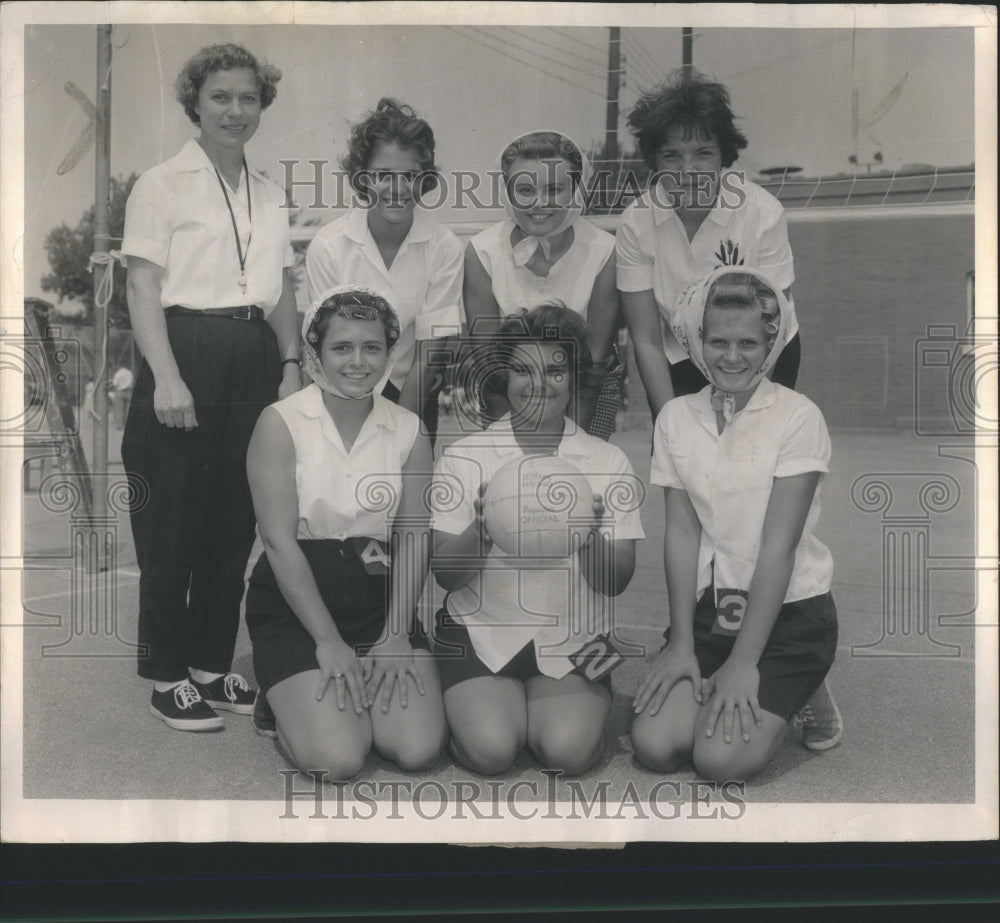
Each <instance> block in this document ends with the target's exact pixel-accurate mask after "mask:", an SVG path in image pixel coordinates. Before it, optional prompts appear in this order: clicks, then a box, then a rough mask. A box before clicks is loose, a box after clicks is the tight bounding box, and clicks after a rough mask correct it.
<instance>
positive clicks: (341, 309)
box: [302, 285, 399, 400]
mask: <svg viewBox="0 0 1000 923" xmlns="http://www.w3.org/2000/svg"><path fill="white" fill-rule="evenodd" d="M323 310H326V311H329V312H330V313H332V314H334V315H336V316H337V317H346V318H349V319H353V320H378V321H381V322H382V326H383V327H384V329H385V345H386V347H387V349H388V350H392V348H393V346H395V345H396V343H397V342H398V340H399V318H398V317H397V316H396V312H395V311H393V309H392V307H391V306H390V304H389V302H388V301H386V300H385V299H384V298H383V297H382V296H381V295H379V294H378V292H376V291H375V290H374V289H371V288H368V287H367V286H364V285H338V286H336V287H335V288H331V289H327V290H326V291H325V292H323V293H322V294H321V295H320V296H319V297H318V298H316V299H314V300H313V303H312V304H311V305H310V306H309V310H308V311H306V316H305V319H304V320H303V321H302V358H303V360H304V364H305V370H306V373H307V374H308V375H309V377H310V378H311V379H312V380H313V381H314V382H316V384H317V385H319V387H320V388H321V389H322V390H323V391H326V392H327V393H328V394H335V395H336V396H337V397H343V398H347V399H348V400H355V399H356V400H363V399H364V398H366V397H368V394H371V392H368V394H365V395H361V396H360V397H357V398H355V397H354V396H353V395H349V394H344V392H343V391H341V390H340V389H339V388H338V387H337V386H336V385H334V384H333V383H332V382H331V381H329V380H328V379H327V377H326V374H325V373H324V372H323V363H322V362H321V361H320V358H319V347H320V333H319V329H318V320H319V318H320V311H323ZM386 374H388V368H387V369H386ZM379 384H381V382H380V383H379ZM376 387H377V386H376ZM372 390H374V387H373V389H372Z"/></svg>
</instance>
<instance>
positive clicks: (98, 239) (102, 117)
mask: <svg viewBox="0 0 1000 923" xmlns="http://www.w3.org/2000/svg"><path fill="white" fill-rule="evenodd" d="M95 101H96V103H97V125H96V129H97V133H96V147H95V153H94V253H95V254H101V253H104V254H106V253H107V252H108V250H109V244H110V240H111V238H110V236H109V233H110V215H109V212H110V208H111V26H98V27H97V92H96V98H95ZM111 271H112V270H111V266H110V265H109V264H107V263H103V262H98V263H96V264H95V265H94V415H95V416H96V418H97V419H96V420H95V421H94V456H93V466H92V468H91V471H92V472H93V473H94V474H96V475H97V476H98V478H102V477H106V475H107V470H108V367H107V360H108V311H107V305H103V304H102V299H101V298H100V297H99V292H100V290H101V286H102V284H103V282H104V277H105V275H106V274H107V273H109V272H111ZM98 483H100V482H98ZM107 511H108V509H107V491H106V490H104V489H100V488H98V489H95V490H94V508H93V516H94V518H95V519H103V518H104V517H106V516H107Z"/></svg>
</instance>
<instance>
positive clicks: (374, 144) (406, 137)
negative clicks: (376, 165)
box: [340, 96, 439, 201]
mask: <svg viewBox="0 0 1000 923" xmlns="http://www.w3.org/2000/svg"><path fill="white" fill-rule="evenodd" d="M383 144H397V145H399V146H400V147H401V148H403V149H404V150H409V151H413V153H414V154H415V155H416V158H417V161H418V163H419V164H420V178H421V181H420V188H419V189H417V190H416V192H417V194H418V195H419V194H420V193H424V192H430V191H431V190H432V189H435V188H436V187H437V184H438V178H439V174H438V168H437V165H436V164H435V163H434V132H433V131H432V130H431V126H430V125H429V124H428V123H427V122H426V121H425V120H424V119H422V118H420V116H418V115H417V113H416V112H415V111H414V110H413V109H412V108H411V107H410V106H408V105H406V103H401V102H399V101H398V100H396V99H392V98H390V97H388V96H383V97H382V99H380V100H379V101H378V104H377V105H376V106H375V108H374V110H372V111H371V112H369V113H368V115H366V116H365V118H364V119H362V120H361V121H360V122H356V123H355V124H354V125H352V126H351V137H350V140H349V141H348V143H347V154H345V155H344V157H342V158H341V160H340V166H341V168H342V169H343V170H345V171H346V173H347V176H348V179H349V180H350V183H351V188H352V189H353V190H354V191H355V192H357V193H358V194H359V195H360V196H361V197H362V198H364V199H365V200H366V201H367V199H368V197H369V194H368V188H367V187H366V186H365V184H364V182H363V181H362V180H363V174H364V172H365V171H366V170H367V169H368V167H369V165H370V164H371V161H372V158H373V157H374V156H375V153H376V152H377V151H378V149H379V147H381V146H382V145H383Z"/></svg>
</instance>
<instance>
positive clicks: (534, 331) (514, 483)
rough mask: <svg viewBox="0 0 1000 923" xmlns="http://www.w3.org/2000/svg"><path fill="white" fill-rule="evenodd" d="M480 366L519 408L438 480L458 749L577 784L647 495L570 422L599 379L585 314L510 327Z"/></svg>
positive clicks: (444, 651)
mask: <svg viewBox="0 0 1000 923" xmlns="http://www.w3.org/2000/svg"><path fill="white" fill-rule="evenodd" d="M477 352H478V355H476V354H475V353H477ZM469 361H470V362H471V363H472V364H473V365H474V366H475V368H476V369H477V371H479V372H481V373H482V374H493V372H494V371H499V373H500V375H501V376H502V377H503V378H504V379H505V393H506V397H507V400H508V401H509V403H510V406H511V412H510V413H508V414H506V415H504V416H503V417H502V418H501V419H500V420H498V421H497V422H495V423H493V424H492V425H491V426H490V427H488V428H487V429H486V430H485V431H483V432H475V433H473V434H472V435H469V436H466V437H465V438H463V439H460V440H458V441H457V442H456V443H454V444H453V445H451V446H450V447H449V448H448V449H447V450H446V451H445V452H444V454H443V455H442V457H441V458H440V460H439V462H438V464H437V466H436V468H435V471H434V483H433V489H432V491H431V499H432V506H433V510H434V512H433V526H434V557H433V559H432V568H433V570H434V574H435V576H436V578H437V581H438V583H440V584H441V586H442V587H444V589H446V590H447V591H448V595H447V598H446V600H445V605H444V608H443V609H442V610H441V611H440V612H439V613H438V616H437V632H436V635H435V647H434V652H435V656H436V658H437V663H438V669H439V671H440V674H441V683H442V688H443V689H444V690H445V692H444V703H445V713H446V715H447V719H448V725H449V727H450V729H451V735H452V736H451V748H452V753H453V755H454V757H455V758H456V759H457V760H458V761H459V762H460V763H462V764H463V765H465V766H467V767H468V768H470V769H472V770H474V771H476V772H479V773H483V774H487V775H493V774H496V773H501V772H504V771H505V770H507V769H508V768H510V766H511V765H512V764H513V763H514V761H515V760H516V759H517V757H518V754H519V753H520V751H521V749H522V747H524V746H525V745H527V746H528V748H529V750H530V751H531V753H532V754H533V755H534V756H535V758H536V759H538V761H539V762H541V763H542V764H543V765H545V766H547V767H552V768H555V769H561V770H563V771H564V772H566V773H569V774H579V773H582V772H585V771H586V770H588V769H590V768H591V767H592V766H593V765H594V764H595V763H596V762H597V761H598V760H599V759H600V757H601V754H602V752H603V749H604V725H605V721H606V719H607V716H608V711H609V708H610V705H611V683H610V677H609V671H608V670H607V667H610V666H612V665H613V664H614V663H616V662H617V661H618V660H620V658H616V656H615V654H614V647H613V644H612V642H611V639H610V637H608V634H609V633H610V632H611V630H612V627H613V626H612V613H613V601H612V598H613V597H614V596H616V595H617V594H619V593H621V592H622V591H623V590H624V589H625V587H626V586H627V584H628V582H629V580H630V579H631V577H632V572H633V570H634V567H635V540H636V539H637V538H642V537H643V532H642V526H641V523H640V521H639V504H640V502H641V499H642V495H643V492H642V488H641V485H640V484H638V482H637V480H636V478H635V475H634V474H633V473H632V469H631V466H630V465H629V462H628V459H627V458H626V457H625V454H624V453H623V452H622V451H621V450H620V449H618V448H617V447H615V446H612V445H609V444H608V443H607V442H604V441H602V440H600V439H597V438H595V437H593V436H588V435H587V434H586V433H585V432H583V430H582V429H580V428H579V427H578V426H577V425H576V424H575V423H574V422H573V421H572V420H571V419H570V418H569V417H568V415H567V414H568V412H571V411H570V408H571V405H573V404H574V403H575V402H576V401H577V399H578V395H579V393H580V388H581V385H582V383H583V382H582V379H585V378H586V376H588V375H589V374H590V373H591V368H592V361H591V356H590V350H589V348H588V346H587V328H586V325H585V324H584V323H583V321H582V320H581V318H580V317H579V315H577V314H576V313H574V312H573V311H570V310H569V309H568V308H565V307H563V306H562V305H560V304H546V305H542V306H541V307H538V308H535V309H534V310H532V311H530V312H526V313H522V314H516V315H511V316H510V317H507V318H505V319H504V321H503V322H502V324H501V326H500V328H499V331H498V333H497V335H496V337H495V338H493V339H492V340H490V341H489V342H488V343H487V344H485V345H484V347H483V349H482V350H479V351H477V350H473V351H472V352H471V353H470V358H469Z"/></svg>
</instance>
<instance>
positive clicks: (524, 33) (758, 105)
mask: <svg viewBox="0 0 1000 923" xmlns="http://www.w3.org/2000/svg"><path fill="white" fill-rule="evenodd" d="M608 40H609V29H608V28H604V27H601V28H597V27H593V28H574V27H569V26H556V27H545V26H530V27H507V26H503V27H501V26H478V25H459V26H431V25H428V26H377V27H376V26H322V25H282V26H274V25H269V26H240V25H236V26H227V25H148V24H124V25H116V26H115V27H114V29H113V34H112V43H113V46H114V49H113V64H112V74H111V88H112V130H111V172H112V174H113V175H115V176H119V175H122V176H124V175H127V174H129V173H132V172H142V171H143V170H146V169H148V168H149V167H151V166H153V165H154V164H156V163H158V162H160V161H162V160H165V159H167V158H168V157H171V156H173V154H175V153H176V152H177V151H178V150H179V148H180V147H181V146H182V145H183V144H184V142H185V141H186V140H187V139H188V138H191V137H194V136H195V134H196V129H195V127H194V126H193V125H192V124H191V123H190V122H189V121H188V119H187V117H186V116H185V115H184V112H183V110H182V109H181V107H180V105H179V104H178V103H177V102H176V101H175V99H174V96H173V88H172V84H173V80H174V77H175V76H176V74H177V72H178V71H179V70H180V68H181V66H182V65H183V63H184V61H185V60H186V59H187V58H188V57H189V56H190V55H191V54H193V53H194V52H195V51H196V50H197V49H198V48H200V47H201V46H203V45H206V44H211V43H214V42H226V41H235V42H240V43H243V44H245V45H246V46H247V47H248V48H250V49H251V50H252V51H253V52H254V53H256V54H258V55H260V56H262V57H263V58H265V59H267V60H268V61H270V62H272V63H274V64H276V65H277V66H278V67H279V68H281V70H282V71H283V78H282V80H281V82H280V84H279V87H278V97H277V99H276V101H275V103H274V104H273V105H272V106H271V108H270V109H268V110H267V111H266V112H265V113H264V115H263V118H262V120H261V127H260V129H259V131H258V133H257V135H256V136H255V137H254V139H253V140H252V141H251V142H250V144H249V145H248V149H247V153H248V158H249V159H251V160H252V161H254V162H255V163H256V164H257V165H258V166H260V167H261V168H263V169H264V170H265V171H266V172H268V173H269V174H270V175H272V176H275V177H281V176H282V175H283V168H282V167H280V166H279V164H278V161H279V160H288V159H292V160H297V161H300V162H301V164H302V166H301V167H300V168H299V171H297V172H296V174H295V175H296V178H305V177H306V176H308V175H310V173H311V168H309V167H308V166H307V165H306V163H305V162H306V161H308V160H326V161H329V163H330V168H334V167H335V166H336V162H337V161H338V160H339V158H340V157H341V155H342V154H343V153H344V151H345V147H346V138H347V135H348V131H349V126H350V123H351V121H353V120H356V119H357V118H359V117H360V116H362V115H363V114H364V113H365V112H366V111H367V110H369V109H370V108H372V107H373V106H374V105H375V103H376V102H377V100H378V98H379V97H380V96H395V97H397V98H399V99H402V100H404V101H405V102H407V103H409V104H410V105H411V106H413V107H414V108H415V109H416V110H417V111H418V113H419V114H420V115H422V116H423V117H425V118H426V119H427V120H428V121H429V122H430V124H431V125H432V127H433V128H434V132H435V136H436V139H437V152H438V156H437V159H438V163H439V165H440V166H441V167H442V168H443V169H444V170H445V171H450V170H471V171H485V170H488V169H492V168H493V167H494V165H495V162H496V159H497V156H498V154H499V151H500V149H501V148H502V147H503V146H504V144H505V143H506V142H507V141H508V140H510V139H511V138H512V137H513V136H515V135H516V134H519V133H522V132H524V131H528V130H532V129H540V128H552V129H556V130H560V131H563V132H565V133H567V134H568V135H570V136H571V137H573V138H575V139H576V140H577V141H578V142H579V143H580V144H581V145H582V146H584V147H590V146H591V145H592V144H596V143H599V142H600V141H601V140H602V139H603V137H604V129H605V100H606V95H607V57H608ZM95 49H96V29H95V28H94V26H91V25H88V26H83V25H64V26H59V25H38V26H28V27H27V28H26V29H25V35H24V50H25V56H24V70H25V93H26V95H25V103H26V105H25V127H24V140H25V241H24V260H25V294H26V295H39V296H42V297H51V296H46V295H45V293H43V292H42V291H41V287H40V284H39V280H40V278H41V276H42V275H43V274H44V273H45V272H47V271H48V263H47V260H46V257H45V253H44V248H43V241H44V237H45V235H46V233H47V232H48V231H49V230H50V229H51V228H52V227H54V226H56V225H58V224H59V223H61V222H66V223H67V224H69V225H70V226H75V224H76V223H77V221H78V220H79V218H80V216H81V214H82V212H83V211H84V210H85V209H86V208H87V207H89V206H90V205H91V204H92V202H93V189H94V156H93V151H92V149H91V150H90V151H88V153H87V154H86V156H84V157H83V158H82V159H81V160H80V161H79V163H78V164H77V166H76V167H75V168H74V169H72V170H70V171H69V172H68V173H65V174H64V175H62V176H59V175H57V172H56V170H57V167H58V165H59V164H60V162H61V161H62V160H63V158H64V157H65V155H66V153H67V152H68V151H69V150H70V149H71V148H72V146H73V145H74V143H76V141H77V139H78V138H79V136H80V135H81V133H82V132H83V131H84V129H85V128H86V126H87V123H88V119H87V116H86V115H85V113H84V110H83V108H82V107H81V106H80V105H79V103H78V102H77V101H76V100H75V99H74V98H72V97H71V96H70V95H69V94H68V93H67V92H66V91H65V85H66V83H67V81H72V82H73V83H75V84H76V85H77V86H78V87H79V88H80V89H81V90H82V91H83V92H84V93H85V94H86V96H87V97H88V98H91V99H92V98H93V97H94V93H95V69H96V65H95V61H96V51H95ZM622 50H623V53H624V58H625V61H624V86H623V87H622V90H621V99H620V104H621V106H620V107H621V116H620V119H619V140H620V142H621V143H623V144H625V145H626V146H630V144H629V138H628V135H627V130H626V128H625V115H626V114H627V112H628V110H629V109H630V108H631V106H632V105H633V104H634V102H635V100H636V99H637V97H638V94H639V92H641V90H642V89H644V88H646V87H648V86H650V85H651V84H654V83H655V82H657V81H658V80H659V79H660V77H661V76H662V75H663V74H664V73H665V72H667V71H669V70H671V69H673V68H675V67H677V66H679V65H680V63H681V60H680V59H681V30H680V29H679V28H656V27H632V26H624V27H623V28H622ZM693 57H694V64H695V66H696V67H697V68H698V69H700V70H703V71H705V72H706V73H709V74H712V75H714V76H715V77H716V78H717V79H719V80H721V81H723V82H724V83H726V84H727V86H728V87H729V90H730V94H731V99H732V105H733V109H734V111H735V112H736V113H737V115H738V116H740V118H741V121H740V122H739V124H740V126H741V128H742V129H743V131H744V132H745V134H746V135H747V136H748V138H749V140H750V144H749V147H748V148H747V150H746V151H745V152H744V155H743V158H742V161H741V162H742V164H743V166H744V167H745V168H746V169H747V170H748V171H749V172H750V173H751V175H753V174H755V173H756V172H757V171H758V170H759V169H761V168H764V167H771V166H778V165H795V166H799V167H801V168H803V170H804V171H805V172H806V173H807V174H809V175H816V174H827V173H835V172H839V171H849V170H851V169H853V168H852V167H851V166H850V165H849V163H848V157H849V156H850V155H851V153H852V152H853V147H852V131H851V97H852V89H855V88H856V89H857V92H858V98H859V109H860V111H861V112H862V113H865V112H867V111H868V110H870V109H872V108H873V107H875V106H876V105H877V104H878V103H879V102H880V101H881V100H883V99H884V98H885V97H886V95H887V94H888V93H889V91H890V90H891V89H892V88H893V87H894V86H896V85H897V84H898V83H899V82H900V81H903V84H902V92H901V94H900V95H899V98H898V100H897V101H896V102H895V104H894V105H893V106H892V108H891V109H889V111H888V113H887V114H885V116H884V117H883V118H882V119H881V120H880V121H878V122H877V123H876V124H875V125H873V126H872V127H871V128H870V134H871V135H872V136H873V137H866V136H865V135H864V134H862V135H861V137H860V143H859V147H858V151H857V153H858V156H859V160H860V161H861V163H862V164H865V163H866V162H868V161H870V160H871V159H872V155H873V154H874V153H875V152H876V151H881V153H882V156H883V159H884V164H885V166H886V167H889V168H895V167H900V166H903V165H904V164H912V163H927V164H932V165H936V166H956V165H966V164H969V163H972V161H973V159H974V155H973V149H974V112H973V106H974V93H973V76H974V60H973V57H974V56H973V33H972V29H970V28H908V29H903V28H893V29H858V30H857V31H853V30H850V29H816V28H799V29H788V28H780V29H779V28H696V30H695V41H694V54H693ZM300 171H301V172H300ZM327 188H329V187H327ZM309 214H313V215H315V216H316V217H318V218H319V219H320V220H321V221H322V222H323V223H325V222H326V221H327V220H330V219H331V218H332V217H334V214H333V212H331V211H330V210H329V209H326V210H311V211H310V212H309ZM466 217H468V216H466Z"/></svg>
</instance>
